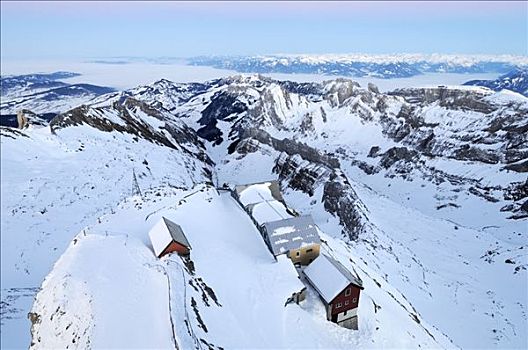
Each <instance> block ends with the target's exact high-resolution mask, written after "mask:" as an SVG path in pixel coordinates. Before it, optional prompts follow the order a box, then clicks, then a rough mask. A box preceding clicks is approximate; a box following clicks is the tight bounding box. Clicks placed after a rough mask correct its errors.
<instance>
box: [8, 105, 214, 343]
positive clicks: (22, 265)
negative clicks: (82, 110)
mask: <svg viewBox="0 0 528 350" xmlns="http://www.w3.org/2000/svg"><path fill="white" fill-rule="evenodd" d="M128 111H129V113H130V114H131V115H135V116H138V117H139V118H140V117H141V113H140V111H134V110H133V108H131V109H129V110H128ZM106 112H107V113H109V114H110V112H111V109H108V110H106ZM113 112H114V114H112V116H113V118H114V120H116V121H120V123H122V124H125V125H127V124H126V123H127V122H126V121H125V120H123V119H120V118H119V116H120V115H121V116H122V114H120V113H119V112H118V111H115V110H114V111H113ZM99 113H102V112H101V111H99ZM99 116H100V117H101V114H100V115H99ZM143 117H145V116H143ZM145 118H146V117H145ZM145 120H147V119H145ZM151 122H152V123H153V124H152V125H153V126H157V125H159V124H162V125H164V124H165V123H164V122H163V123H162V122H160V121H159V120H157V119H154V120H151ZM169 123H170V122H169ZM172 125H173V126H174V127H175V124H172ZM172 142H174V144H175V146H174V147H175V148H169V147H165V146H162V145H158V144H156V143H153V142H152V141H149V140H148V139H145V138H142V137H141V136H140V137H138V136H137V135H132V134H128V133H124V132H117V131H114V132H102V131H101V130H98V129H95V128H93V127H91V126H88V125H86V124H83V123H81V124H79V125H77V126H70V127H67V128H63V129H60V128H57V129H56V130H55V133H54V134H53V133H51V131H50V128H49V127H45V128H38V127H30V129H26V130H24V131H22V132H15V131H13V129H8V128H2V129H1V147H0V149H1V159H2V161H1V173H2V187H1V198H2V200H1V217H2V221H1V231H2V235H1V265H2V274H1V285H2V319H1V323H2V337H1V341H2V347H6V348H12V347H25V346H27V345H28V344H29V334H28V332H27V330H28V325H29V323H28V321H27V319H26V315H27V312H28V311H29V308H30V306H31V303H32V301H33V296H34V294H35V292H36V291H37V290H38V288H39V286H40V285H41V283H42V280H43V279H44V277H45V276H46V275H47V274H48V273H49V271H50V269H51V266H52V264H53V263H54V262H55V261H56V260H57V258H58V257H59V256H60V255H61V254H62V252H64V250H65V249H66V247H67V246H68V244H69V242H70V241H71V239H72V237H73V236H74V235H75V234H76V233H77V232H79V231H80V230H81V229H82V228H83V227H85V226H86V225H87V224H88V223H90V222H92V221H93V219H94V218H95V217H98V216H100V215H102V214H103V213H106V212H109V211H111V210H112V208H113V207H114V206H115V205H116V204H117V203H119V202H120V201H121V200H123V199H124V198H126V197H128V196H130V195H131V194H133V193H135V192H136V191H137V187H139V189H140V190H141V189H145V188H149V187H151V186H158V185H160V184H166V185H168V186H178V187H192V186H193V184H194V183H196V182H204V181H208V177H209V174H208V173H207V172H205V171H204V169H205V168H207V167H209V165H208V164H207V163H204V162H202V161H200V160H198V159H197V156H196V155H197V154H198V153H199V151H198V150H199V149H200V146H199V145H194V146H192V147H191V146H190V145H185V143H182V144H179V143H178V142H177V141H174V140H173V141H172ZM184 149H185V150H184ZM192 152H198V153H196V154H194V153H192ZM134 178H135V179H136V180H135V181H136V182H137V184H138V186H135V183H134Z"/></svg>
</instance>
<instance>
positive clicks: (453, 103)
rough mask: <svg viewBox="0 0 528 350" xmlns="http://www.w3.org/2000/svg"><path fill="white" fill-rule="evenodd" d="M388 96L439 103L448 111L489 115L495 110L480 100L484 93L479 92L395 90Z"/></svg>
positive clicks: (442, 89) (427, 89)
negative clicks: (476, 112)
mask: <svg viewBox="0 0 528 350" xmlns="http://www.w3.org/2000/svg"><path fill="white" fill-rule="evenodd" d="M389 94H390V95H395V96H402V97H403V98H405V100H406V101H408V102H411V103H421V104H424V103H433V102H439V103H440V105H441V106H442V107H446V108H449V109H465V110H474V111H478V112H482V113H490V112H492V111H494V110H495V109H496V108H495V107H493V106H492V105H491V104H489V103H486V102H484V101H483V100H482V98H483V97H485V96H486V93H484V92H481V91H479V90H458V89H447V88H445V87H438V88H405V89H397V90H395V91H393V92H390V93H389Z"/></svg>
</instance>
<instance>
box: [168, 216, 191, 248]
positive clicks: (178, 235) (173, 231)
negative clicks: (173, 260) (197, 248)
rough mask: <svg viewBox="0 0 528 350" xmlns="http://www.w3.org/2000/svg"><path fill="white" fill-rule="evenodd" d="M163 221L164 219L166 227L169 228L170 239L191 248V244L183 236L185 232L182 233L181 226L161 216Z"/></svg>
mask: <svg viewBox="0 0 528 350" xmlns="http://www.w3.org/2000/svg"><path fill="white" fill-rule="evenodd" d="M163 221H165V225H167V228H168V229H169V233H170V235H171V237H172V239H173V240H174V241H175V242H177V243H180V244H182V245H184V246H186V247H187V248H189V249H191V245H190V244H189V241H188V240H187V237H185V234H184V233H183V230H182V228H181V226H180V225H178V224H176V223H174V222H172V221H170V220H169V219H167V218H166V217H163Z"/></svg>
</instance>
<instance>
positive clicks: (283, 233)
mask: <svg viewBox="0 0 528 350" xmlns="http://www.w3.org/2000/svg"><path fill="white" fill-rule="evenodd" d="M264 227H265V229H266V233H267V235H268V239H269V243H270V245H271V250H272V252H273V254H274V255H280V254H284V253H287V252H288V251H289V250H291V249H297V248H300V247H301V246H303V245H308V244H319V243H320V242H321V240H320V239H319V234H318V233H317V229H316V228H315V223H314V222H313V219H312V217H311V216H310V215H304V216H296V217H293V218H288V219H283V220H277V221H271V222H267V223H265V224H264Z"/></svg>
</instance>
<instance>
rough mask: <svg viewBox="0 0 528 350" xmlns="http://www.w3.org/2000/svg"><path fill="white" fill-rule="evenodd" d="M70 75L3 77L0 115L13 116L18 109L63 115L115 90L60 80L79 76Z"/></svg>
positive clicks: (68, 73) (57, 73) (59, 73)
mask: <svg viewBox="0 0 528 350" xmlns="http://www.w3.org/2000/svg"><path fill="white" fill-rule="evenodd" d="M79 75H80V74H78V73H73V72H55V73H49V74H27V75H16V76H5V77H2V78H1V80H0V82H1V89H0V92H1V97H2V102H1V104H0V112H1V114H2V115H9V114H11V115H12V114H15V113H16V111H17V110H20V109H30V110H32V111H34V112H36V113H50V112H55V113H59V112H64V111H66V110H68V109H70V108H72V107H73V106H76V105H78V104H82V103H84V102H87V101H89V100H91V99H93V98H94V97H97V96H100V95H104V94H107V93H109V92H114V91H115V89H113V88H110V87H106V86H98V85H91V84H68V83H65V82H63V81H61V79H68V78H73V77H76V76H79Z"/></svg>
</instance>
